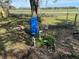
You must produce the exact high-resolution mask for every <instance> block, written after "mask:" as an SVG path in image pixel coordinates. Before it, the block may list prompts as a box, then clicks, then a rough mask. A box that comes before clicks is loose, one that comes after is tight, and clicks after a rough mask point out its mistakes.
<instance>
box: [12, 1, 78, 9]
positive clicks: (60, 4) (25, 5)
mask: <svg viewBox="0 0 79 59" xmlns="http://www.w3.org/2000/svg"><path fill="white" fill-rule="evenodd" d="M47 1H48V2H47V3H46V0H40V3H39V6H40V7H70V6H71V7H79V0H58V1H57V2H55V3H54V2H53V1H54V0H47ZM11 4H12V5H13V6H15V7H17V8H20V7H23V8H29V7H30V3H29V0H12V3H11Z"/></svg>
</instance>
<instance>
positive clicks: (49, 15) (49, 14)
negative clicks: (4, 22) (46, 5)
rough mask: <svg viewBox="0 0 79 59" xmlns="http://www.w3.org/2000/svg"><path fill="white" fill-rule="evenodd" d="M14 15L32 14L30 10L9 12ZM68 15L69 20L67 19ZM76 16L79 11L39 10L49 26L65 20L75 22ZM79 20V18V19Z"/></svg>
mask: <svg viewBox="0 0 79 59" xmlns="http://www.w3.org/2000/svg"><path fill="white" fill-rule="evenodd" d="M9 11H10V13H12V14H27V15H30V14H31V10H30V9H27V10H26V9H24V10H22V9H21V10H18V9H17V10H9ZM67 14H68V18H67ZM75 14H79V9H39V15H40V16H41V17H42V19H46V22H47V24H50V25H56V23H61V22H62V21H64V20H68V21H71V22H73V21H74V19H75ZM77 19H79V17H78V18H77Z"/></svg>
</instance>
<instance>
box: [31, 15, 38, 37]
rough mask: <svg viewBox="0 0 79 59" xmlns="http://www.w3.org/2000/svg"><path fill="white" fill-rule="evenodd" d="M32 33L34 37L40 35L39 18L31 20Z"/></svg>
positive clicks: (34, 17) (33, 17)
mask: <svg viewBox="0 0 79 59" xmlns="http://www.w3.org/2000/svg"><path fill="white" fill-rule="evenodd" d="M30 33H31V35H32V36H36V35H37V33H38V19H37V16H32V17H31V18H30Z"/></svg>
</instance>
